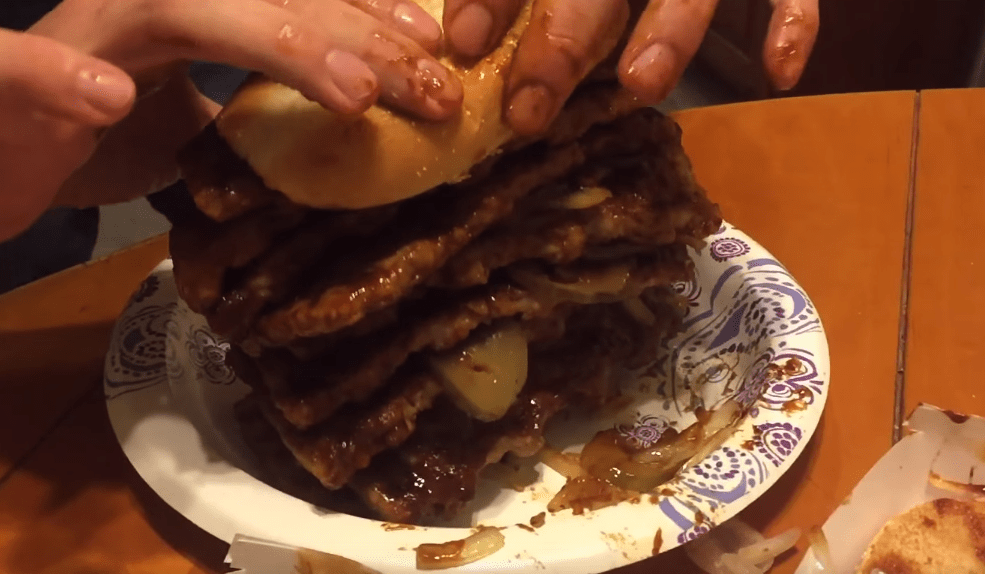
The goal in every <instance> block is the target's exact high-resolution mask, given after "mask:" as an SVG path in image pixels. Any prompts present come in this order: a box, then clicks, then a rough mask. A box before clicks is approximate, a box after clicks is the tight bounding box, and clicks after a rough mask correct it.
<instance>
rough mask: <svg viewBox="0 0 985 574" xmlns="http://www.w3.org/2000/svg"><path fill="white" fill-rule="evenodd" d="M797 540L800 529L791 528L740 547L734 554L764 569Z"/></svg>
mask: <svg viewBox="0 0 985 574" xmlns="http://www.w3.org/2000/svg"><path fill="white" fill-rule="evenodd" d="M798 540H800V529H799V528H791V529H790V530H787V531H786V532H784V533H782V534H778V535H777V536H774V537H773V538H767V539H766V540H764V541H762V542H760V543H758V544H752V545H749V546H746V547H744V548H740V549H739V550H738V551H737V552H736V554H737V555H738V556H739V558H742V559H743V560H747V561H749V562H751V563H753V564H758V565H760V566H762V567H763V568H764V569H769V568H770V567H771V566H773V561H774V560H776V557H777V556H779V555H781V554H783V553H784V552H786V551H787V550H790V549H791V548H793V547H794V545H795V544H797V541H798Z"/></svg>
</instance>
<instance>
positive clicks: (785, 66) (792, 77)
mask: <svg viewBox="0 0 985 574" xmlns="http://www.w3.org/2000/svg"><path fill="white" fill-rule="evenodd" d="M795 36H796V31H792V30H790V29H789V28H787V29H785V30H783V31H782V32H781V33H780V38H779V40H777V43H776V45H775V48H774V51H773V57H774V58H775V62H776V68H775V69H776V76H777V77H776V78H774V80H773V83H774V85H775V86H776V89H778V90H781V91H788V90H792V89H793V88H794V87H795V86H796V85H797V81H798V80H800V73H801V70H802V69H803V62H802V61H801V60H802V58H801V57H800V53H799V51H798V50H797V45H798V44H797V38H796V37H795Z"/></svg>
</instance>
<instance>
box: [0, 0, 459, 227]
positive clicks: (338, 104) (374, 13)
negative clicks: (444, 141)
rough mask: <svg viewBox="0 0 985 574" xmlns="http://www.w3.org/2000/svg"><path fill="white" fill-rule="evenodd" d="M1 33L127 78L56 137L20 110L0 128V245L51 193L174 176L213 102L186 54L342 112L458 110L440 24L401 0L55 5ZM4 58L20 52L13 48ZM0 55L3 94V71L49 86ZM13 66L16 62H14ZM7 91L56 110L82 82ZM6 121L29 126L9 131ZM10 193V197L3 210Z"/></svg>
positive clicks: (86, 193)
mask: <svg viewBox="0 0 985 574" xmlns="http://www.w3.org/2000/svg"><path fill="white" fill-rule="evenodd" d="M4 34H5V37H7V38H18V39H26V40H24V41H26V42H35V43H38V42H49V43H51V44H52V45H59V46H61V47H62V48H63V49H66V50H68V49H71V50H74V51H73V52H72V53H73V54H74V57H79V58H81V57H86V58H89V59H88V60H86V61H87V62H90V63H91V62H96V61H102V62H103V64H104V65H105V66H108V67H111V68H113V69H114V71H115V73H116V74H118V75H120V76H121V79H120V80H119V82H118V83H119V84H121V85H122V84H123V83H126V84H127V85H128V86H129V87H128V88H127V89H129V92H128V93H129V96H128V98H129V100H128V101H127V102H126V104H125V105H122V106H120V107H119V108H118V109H117V108H114V109H113V113H112V114H105V113H104V114H103V115H102V116H100V118H99V119H98V121H94V120H93V119H92V118H88V119H86V120H85V121H81V120H79V119H78V118H75V117H74V116H72V117H71V118H70V119H63V117H62V116H63V115H64V114H62V116H59V122H60V123H58V124H57V127H58V130H57V138H55V139H52V136H45V138H41V139H38V138H39V137H40V136H39V135H37V134H39V133H46V132H44V129H42V126H38V125H36V124H35V123H30V122H28V119H29V118H30V117H32V116H30V115H24V116H23V119H22V121H20V123H18V124H10V123H8V124H0V146H2V147H0V157H3V158H4V161H3V163H2V164H0V181H2V182H3V183H4V187H3V188H2V189H0V214H2V215H0V240H2V239H3V238H5V237H9V236H10V235H12V234H14V233H16V232H18V231H19V230H20V229H23V228H24V227H25V226H26V225H27V224H29V223H30V222H31V221H32V220H33V219H34V218H35V217H37V215H40V213H41V212H42V211H43V210H44V209H45V208H47V207H48V206H49V205H50V204H51V201H52V198H55V203H57V204H60V205H73V206H77V207H83V206H89V205H97V204H105V203H113V202H118V201H124V200H127V199H131V198H134V197H138V196H141V195H144V194H147V193H149V192H153V191H156V190H158V189H161V188H163V187H164V186H166V185H168V184H170V183H172V182H174V181H175V180H176V179H177V177H178V170H177V166H176V164H175V161H174V157H175V155H176V152H177V150H178V149H180V148H181V147H182V146H183V145H184V144H185V143H186V142H187V141H188V140H189V139H190V138H191V137H193V136H194V135H195V134H196V133H198V132H199V131H200V130H201V128H202V127H204V125H206V124H207V123H208V122H209V121H211V120H212V118H213V117H214V115H215V113H216V112H217V111H218V106H216V105H215V104H214V103H213V102H211V101H209V100H208V99H207V98H205V97H204V96H202V95H200V94H198V92H197V91H196V90H194V88H193V86H192V84H191V83H190V81H189V80H188V78H187V73H186V72H187V63H188V62H189V61H193V60H205V61H213V62H219V63H224V64H229V65H232V66H235V67H239V68H244V69H249V70H256V71H260V72H263V73H265V74H267V75H268V76H270V77H272V78H274V79H276V80H278V81H281V82H283V83H285V84H288V85H291V86H292V87H295V88H297V89H299V90H300V91H302V92H303V93H304V94H305V95H306V96H307V97H309V98H310V99H312V100H314V101H317V102H319V103H321V104H322V105H324V106H325V107H327V108H329V109H333V110H336V111H339V112H342V113H346V114H358V113H361V112H362V111H364V110H366V109H367V108H369V107H370V106H371V105H373V104H374V103H375V102H376V101H377V99H379V100H382V101H385V102H387V103H389V104H391V105H393V106H395V107H397V108H401V109H403V110H406V111H408V112H410V113H412V114H414V115H417V116H420V117H423V118H427V119H434V120H438V119H443V118H447V117H449V116H451V115H453V114H455V113H456V112H457V111H458V109H459V107H460V104H461V99H462V89H461V85H460V83H459V81H458V80H457V79H456V77H455V76H454V75H452V74H451V73H450V72H448V70H446V69H445V68H444V67H442V66H441V65H440V64H439V63H438V61H437V60H436V59H435V58H434V57H433V56H432V55H431V54H430V53H429V50H430V51H437V49H438V48H439V46H440V44H441V29H440V26H439V25H438V23H437V22H435V21H434V19H433V18H431V17H430V16H429V15H428V14H427V12H425V11H424V10H423V9H422V8H420V7H419V6H417V5H416V4H413V3H410V2H403V1H401V0H236V1H232V0H211V1H208V2H201V1H198V0H139V1H128V0H64V1H63V2H62V3H61V4H60V5H59V6H58V7H57V8H55V9H54V10H53V11H52V12H50V13H49V14H48V15H46V16H45V17H44V18H43V19H42V20H41V21H39V22H38V23H37V24H36V25H35V26H33V27H32V28H31V29H30V30H29V34H20V33H14V32H4ZM52 40H54V41H55V42H51V41H52ZM19 41H20V40H19ZM2 53H8V54H9V53H17V54H20V53H21V49H19V48H18V45H15V44H11V45H10V50H9V51H8V49H7V47H6V46H4V48H3V50H2ZM45 57H47V56H45ZM97 58H98V60H97ZM4 60H5V62H4V65H7V66H8V68H0V90H4V89H7V90H8V91H9V90H10V88H9V87H8V84H9V83H10V82H8V81H7V77H8V76H6V75H5V74H14V76H13V77H14V78H15V79H16V78H17V77H18V76H16V74H21V75H22V76H25V77H26V76H30V77H31V79H30V80H29V81H28V82H27V83H30V82H42V81H44V80H45V77H46V76H50V78H49V79H50V80H51V81H55V79H54V78H55V76H54V75H53V74H52V73H51V71H50V70H47V68H46V67H45V66H43V65H41V64H39V58H37V57H33V56H32V57H31V58H30V59H28V60H26V61H25V59H24V58H20V57H18V58H5V59H4ZM12 63H17V64H18V65H20V64H23V66H22V68H18V69H11V68H10V65H12ZM87 65H89V64H87ZM92 65H93V66H94V65H95V64H92ZM18 70H19V71H18ZM66 70H68V68H66ZM63 72H64V73H63V74H62V75H60V76H58V77H59V78H62V81H63V83H64V82H67V84H66V85H69V84H71V82H73V81H75V79H74V78H75V77H76V75H77V73H78V70H76V71H74V72H73V71H72V70H68V71H64V70H63ZM66 74H67V75H66ZM73 74H74V75H73ZM126 76H129V79H122V78H125V77H126ZM106 77H107V78H108V77H109V76H106ZM21 84H24V81H19V83H18V81H14V82H13V85H14V86H20V85H21ZM39 85H40V84H39ZM66 89H68V88H66ZM134 91H136V94H137V95H136V98H135V97H134ZM14 92H15V93H14V95H11V96H9V97H10V98H13V97H15V96H16V97H17V98H19V99H20V100H23V101H25V102H30V103H25V104H24V105H37V106H42V107H43V106H45V105H48V104H49V103H50V101H49V100H50V99H51V98H49V99H44V98H45V97H46V96H44V93H51V94H58V95H57V97H54V99H55V100H57V101H59V102H62V103H61V104H59V105H68V104H66V103H64V102H75V103H78V102H82V101H85V97H84V93H83V92H84V90H82V91H80V89H79V88H76V89H75V90H74V91H71V90H69V91H68V92H66V91H65V90H62V91H60V92H59V91H52V90H49V89H47V88H41V89H38V90H34V91H33V92H25V90H24V89H23V88H22V87H17V88H16V89H15V90H14ZM26 93H30V94H32V96H31V97H30V98H25V96H24V94H26ZM10 109H13V108H10ZM17 126H22V127H23V128H24V129H25V130H32V134H33V135H32V136H31V137H30V138H29V139H28V140H24V139H22V138H19V137H18V135H17V134H18V133H19V129H20V128H17V129H15V127H17ZM48 129H49V131H51V129H50V128H48ZM38 130H41V131H40V132H39V131H38ZM18 157H33V158H34V160H33V161H32V162H29V163H24V162H21V161H18V160H17V159H16V158H18ZM7 182H11V183H10V184H8V183H7ZM56 194H57V197H56ZM6 196H16V198H15V199H10V198H8V197H6ZM8 201H16V202H19V203H20V204H21V205H19V207H18V208H17V209H15V210H11V209H7V208H6V203H7V202H8ZM15 228H16V229H15ZM11 229H12V231H11Z"/></svg>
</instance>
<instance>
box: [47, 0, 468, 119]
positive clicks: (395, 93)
mask: <svg viewBox="0 0 985 574" xmlns="http://www.w3.org/2000/svg"><path fill="white" fill-rule="evenodd" d="M89 1H92V0H75V1H73V0H66V1H64V2H62V4H61V5H59V6H58V7H57V8H55V9H54V10H53V11H52V12H50V13H49V14H48V15H46V16H45V17H44V18H43V19H42V20H41V21H40V22H39V23H38V24H37V25H36V26H35V27H34V29H36V30H38V31H39V32H40V33H45V34H47V35H49V36H51V37H54V38H61V37H62V36H65V35H67V36H70V37H71V38H72V41H73V43H79V44H80V45H85V46H86V48H87V49H88V50H89V51H90V52H91V53H94V54H97V55H100V56H103V57H105V58H107V59H112V61H113V62H114V63H116V64H117V65H119V66H120V67H121V68H123V69H124V70H126V71H128V72H130V73H131V75H135V76H141V77H143V75H146V74H147V72H148V71H149V70H153V69H156V68H159V67H162V66H164V67H166V66H169V65H171V64H174V63H175V62H180V61H188V60H206V61H212V62H222V63H224V64H228V65H232V66H235V67H239V68H244V69H248V70H253V71H258V72H262V73H264V74H265V75H267V76H269V77H271V78H273V79H275V80H277V81H279V82H282V83H284V84H287V85H290V86H291V87H293V88H295V89H297V90H299V91H301V92H302V93H303V94H305V96H306V97H308V98H309V99H311V100H313V101H316V102H318V103H320V104H322V105H323V106H325V107H326V108H328V109H332V110H335V111H338V112H341V113H344V114H358V113H361V112H363V111H365V110H366V109H367V108H369V107H370V106H372V105H373V104H374V103H375V102H376V101H377V99H378V98H380V97H382V98H384V99H385V100H387V101H388V102H390V103H392V104H394V105H395V106H397V107H400V108H402V109H404V110H406V111H409V112H411V113H414V114H417V115H420V116H423V117H425V118H434V119H442V118H445V117H448V116H450V115H452V114H453V113H454V112H455V111H457V109H458V107H459V106H460V103H461V97H462V94H461V85H460V84H459V83H458V82H457V80H456V79H454V78H451V77H450V74H449V73H448V72H447V71H446V70H444V68H442V67H441V66H440V64H439V63H438V62H437V60H436V59H435V58H434V57H433V56H431V55H430V54H428V52H427V51H426V50H425V49H424V48H422V47H421V46H420V45H419V44H417V43H416V42H415V41H414V40H412V39H410V38H408V37H407V36H406V35H404V34H402V33H401V32H400V31H399V30H398V29H397V28H396V26H394V25H393V22H392V21H391V22H389V23H387V22H384V21H381V20H378V19H377V18H375V17H373V16H372V15H370V14H369V12H367V11H365V10H363V9H360V8H357V7H355V6H353V5H352V4H350V3H349V2H348V1H346V0H286V1H285V0H237V1H234V2H230V1H209V2H200V1H195V0H139V6H140V9H139V10H138V9H135V8H133V4H134V3H135V2H136V0H135V1H134V2H108V4H107V7H106V9H105V10H104V11H103V16H102V19H101V20H100V21H99V22H94V23H92V22H88V21H85V20H83V21H81V22H80V18H79V17H78V16H79V12H82V11H83V10H82V9H81V6H83V5H84V4H85V2H89ZM396 8H398V7H396V6H395V9H396Z"/></svg>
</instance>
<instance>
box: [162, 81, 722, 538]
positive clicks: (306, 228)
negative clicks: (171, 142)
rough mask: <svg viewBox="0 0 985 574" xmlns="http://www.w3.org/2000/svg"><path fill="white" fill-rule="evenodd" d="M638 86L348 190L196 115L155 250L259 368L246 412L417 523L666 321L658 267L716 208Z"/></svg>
mask: <svg viewBox="0 0 985 574" xmlns="http://www.w3.org/2000/svg"><path fill="white" fill-rule="evenodd" d="M632 101H633V100H632V99H631V98H627V97H626V96H625V94H623V92H621V91H620V90H619V89H618V88H617V87H616V86H614V85H610V84H603V85H594V86H589V87H583V88H581V89H580V90H579V91H578V92H576V94H575V96H573V97H572V98H571V99H570V100H569V102H568V104H567V105H566V107H565V108H564V110H563V111H562V113H561V115H560V117H559V118H558V119H557V121H556V122H555V123H554V124H553V126H552V127H551V128H550V130H549V132H548V133H547V134H544V135H543V136H541V137H539V138H536V139H530V138H528V139H517V140H515V141H514V142H513V143H511V144H509V145H508V146H506V147H505V148H504V149H503V150H502V152H501V153H499V154H496V155H494V156H493V157H491V158H488V159H486V160H484V161H482V162H481V163H479V164H478V165H476V166H475V167H474V168H473V170H472V172H471V174H470V177H468V178H467V179H465V180H464V181H462V182H458V183H454V184H447V185H442V186H439V187H437V188H434V189H432V190H430V191H428V192H426V193H423V194H420V195H418V196H415V197H413V198H410V199H406V200H403V201H401V202H398V203H395V204H391V205H384V206H380V207H373V208H368V209H360V210H321V209H311V208H308V207H304V206H301V205H296V204H294V203H292V202H291V201H290V200H288V199H287V197H285V196H284V195H282V194H280V193H278V192H277V191H276V190H272V189H268V188H267V187H266V186H264V184H263V183H262V181H261V179H260V178H259V177H258V176H257V175H255V174H254V173H253V171H252V170H251V168H250V167H249V165H248V164H247V163H245V162H244V161H243V160H241V159H240V158H239V157H237V156H236V155H235V154H234V153H233V152H232V151H231V149H230V148H229V146H228V145H227V144H226V143H225V142H224V141H223V140H222V138H221V137H219V135H218V132H217V131H216V130H215V129H214V127H213V128H210V129H207V130H206V131H204V132H203V133H202V134H201V135H200V136H199V137H198V138H197V139H196V140H195V141H194V142H193V143H192V144H191V145H190V146H189V147H188V148H187V149H186V150H185V152H184V156H183V163H184V169H185V178H186V181H187V184H188V187H189V190H190V192H191V194H192V197H193V199H194V200H195V203H196V205H197V208H198V211H196V212H195V213H193V214H191V216H189V217H185V218H182V219H181V220H180V221H175V222H174V229H173V231H172V233H171V253H172V257H173V260H174V273H175V278H176V281H177V283H178V287H179V292H180V293H181V296H182V297H183V299H184V300H185V301H186V302H187V304H188V305H189V306H190V307H191V309H192V310H194V311H195V312H197V313H200V314H202V315H204V316H205V317H206V318H207V320H208V323H209V325H210V327H211V328H212V329H213V330H214V331H215V332H216V333H217V334H219V335H221V336H223V337H225V338H226V339H228V340H229V341H230V342H231V344H232V348H233V349H232V351H231V352H230V353H229V356H228V361H229V363H230V364H231V365H232V366H233V368H234V369H235V370H236V372H237V374H238V375H239V377H240V378H241V379H243V380H244V381H245V382H247V383H248V384H249V385H251V387H252V389H253V392H252V395H251V396H250V397H249V398H248V399H247V400H246V401H244V402H243V403H242V404H241V405H240V413H239V415H240V417H241V419H242V420H244V421H245V422H244V425H245V427H244V428H254V429H255V428H256V425H257V424H258V422H257V421H258V420H260V418H261V417H262V420H263V421H264V423H263V424H264V425H266V426H268V428H272V429H275V430H276V432H277V435H278V436H279V437H280V440H281V441H282V442H283V444H284V445H285V446H286V447H287V449H289V451H290V452H291V454H293V459H294V460H295V461H296V463H298V464H300V466H301V467H303V468H304V469H306V470H307V472H308V473H310V474H311V475H313V476H314V477H316V478H317V480H318V481H319V482H320V483H321V485H322V486H323V487H324V488H326V489H329V490H333V491H337V490H341V489H349V490H350V491H351V492H353V493H355V494H357V495H358V498H359V499H361V500H362V501H363V502H364V503H365V504H366V506H367V507H368V508H369V509H370V512H371V514H373V515H375V516H376V517H379V518H381V519H385V520H388V521H393V522H403V523H416V522H420V521H422V520H424V521H426V520H429V519H433V518H449V517H452V516H454V515H455V514H456V513H458V512H459V511H460V510H461V509H462V508H463V506H464V505H466V504H467V503H468V502H469V501H470V500H472V499H473V498H474V496H475V492H476V486H477V482H478V480H479V472H480V471H481V470H482V468H483V467H485V466H486V465H489V464H492V463H495V462H497V461H499V460H501V459H502V458H503V457H504V456H505V455H506V454H507V453H514V454H515V455H517V456H531V455H534V454H536V453H537V452H538V450H540V449H541V448H542V446H543V444H544V438H543V434H544V427H545V425H546V424H547V423H548V421H549V420H550V419H551V418H552V417H554V416H556V415H557V414H558V413H560V412H562V411H565V410H569V409H570V410H573V411H578V412H581V413H583V414H585V415H587V416H591V414H592V413H593V412H599V410H600V409H604V408H606V406H607V405H610V404H612V403H613V402H614V401H616V400H617V399H618V398H619V396H620V383H621V380H622V377H623V376H624V375H625V374H626V373H627V372H628V371H630V370H632V369H634V368H638V367H641V366H643V365H645V364H647V362H648V361H651V360H653V359H654V356H655V354H656V349H657V348H658V346H659V345H661V344H665V342H666V340H667V338H668V337H670V336H671V335H673V334H674V332H675V330H677V329H678V328H679V325H680V313H681V309H680V304H679V302H678V297H677V295H676V293H675V291H674V289H673V287H672V286H673V285H674V284H676V283H679V282H684V281H688V280H690V279H691V278H692V277H693V273H694V269H693V267H694V264H693V261H692V260H691V258H690V256H689V253H688V247H694V248H700V247H701V246H702V245H703V241H704V239H705V238H706V237H707V236H709V235H710V234H711V233H713V232H715V231H716V230H717V229H718V228H719V226H720V224H721V218H720V215H719V211H718V208H717V206H716V205H715V204H713V203H712V202H710V201H709V200H708V199H707V197H706V196H705V194H704V192H703V190H702V189H701V188H700V187H699V185H698V184H697V183H696V182H695V179H694V177H693V175H692V172H691V166H690V163H689V161H688V159H687V157H686V156H685V154H684V150H683V149H682V147H681V132H680V129H679V127H678V126H677V125H676V123H674V122H673V121H672V120H671V119H669V118H667V117H665V116H663V115H662V114H660V113H659V112H657V111H655V110H653V109H650V108H642V109H640V108H639V107H638V106H636V105H632V104H631V102H632ZM327 192H330V190H328V191H327ZM247 434H248V435H249V434H251V433H247ZM252 434H254V435H255V433H252ZM260 450H261V454H260V456H261V457H262V458H264V460H268V461H269V464H270V465H274V466H275V467H276V466H277V465H281V466H282V465H284V459H283V458H282V457H276V456H274V455H272V454H263V453H264V452H269V450H268V449H267V450H265V449H260ZM275 459H276V461H277V462H275ZM267 470H268V471H269V472H277V470H276V468H273V469H272V468H270V467H269V465H268V468H267ZM295 471H296V469H288V468H283V473H284V475H285V476H288V475H290V474H291V473H293V472H295Z"/></svg>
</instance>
